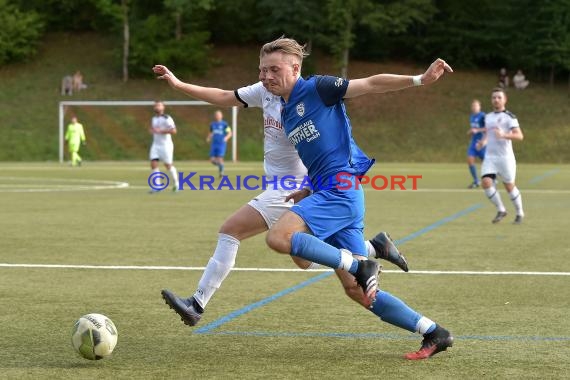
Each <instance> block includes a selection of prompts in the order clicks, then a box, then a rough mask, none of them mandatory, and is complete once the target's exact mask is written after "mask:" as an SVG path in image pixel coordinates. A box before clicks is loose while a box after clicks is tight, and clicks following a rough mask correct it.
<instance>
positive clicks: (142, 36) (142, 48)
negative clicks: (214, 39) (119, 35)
mask: <svg viewBox="0 0 570 380" xmlns="http://www.w3.org/2000/svg"><path fill="white" fill-rule="evenodd" d="M164 24H165V23H164V18H163V17H161V16H159V15H151V16H149V17H148V18H147V19H146V20H144V22H142V23H139V24H138V25H136V26H134V27H133V28H132V40H131V52H130V55H129V68H130V70H131V73H132V74H134V75H149V69H150V68H151V67H152V66H153V65H155V64H157V63H165V64H168V65H169V66H170V67H172V68H176V67H178V68H184V69H187V70H192V71H193V72H195V73H199V74H203V73H204V72H205V71H206V70H207V68H208V66H209V58H208V53H209V51H210V48H209V46H208V39H209V37H210V34H209V33H208V32H193V33H191V34H188V35H182V36H181V38H180V39H179V40H177V39H175V38H174V34H173V32H174V30H171V29H167V28H165V27H164Z"/></svg>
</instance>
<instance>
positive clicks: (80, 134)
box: [65, 116, 85, 166]
mask: <svg viewBox="0 0 570 380" xmlns="http://www.w3.org/2000/svg"><path fill="white" fill-rule="evenodd" d="M65 141H67V147H68V148H69V154H70V155H71V166H81V157H80V156H79V148H80V146H81V144H83V145H85V131H84V130H83V125H82V124H81V123H79V122H77V117H75V116H73V117H72V118H71V123H69V125H68V126H67V131H66V132H65Z"/></svg>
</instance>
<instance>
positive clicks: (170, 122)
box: [166, 116, 176, 129]
mask: <svg viewBox="0 0 570 380" xmlns="http://www.w3.org/2000/svg"><path fill="white" fill-rule="evenodd" d="M166 125H168V128H170V129H174V128H176V124H174V119H173V118H172V117H170V116H168V118H167V119H166Z"/></svg>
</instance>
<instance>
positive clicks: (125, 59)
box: [121, 0, 131, 82]
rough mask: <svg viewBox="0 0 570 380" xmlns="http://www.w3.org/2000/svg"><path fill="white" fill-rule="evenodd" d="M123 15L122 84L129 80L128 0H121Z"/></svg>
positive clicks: (129, 38) (129, 37)
mask: <svg viewBox="0 0 570 380" xmlns="http://www.w3.org/2000/svg"><path fill="white" fill-rule="evenodd" d="M121 9H122V11H123V12H122V14H123V82H127V81H128V80H129V49H130V43H131V31H130V24H129V0H121Z"/></svg>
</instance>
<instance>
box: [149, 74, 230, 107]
mask: <svg viewBox="0 0 570 380" xmlns="http://www.w3.org/2000/svg"><path fill="white" fill-rule="evenodd" d="M152 71H153V72H154V73H155V74H157V75H158V77H157V79H162V80H165V81H167V82H168V84H169V85H170V87H172V88H173V89H175V90H178V91H180V92H183V93H185V94H186V95H188V96H191V97H193V98H196V99H199V100H203V101H205V102H208V103H212V104H215V105H218V106H228V107H229V106H239V105H241V103H240V102H239V101H238V100H237V99H236V97H235V95H234V92H233V91H229V90H221V89H219V88H213V87H202V86H196V85H193V84H190V83H185V82H182V81H181V80H180V79H178V78H176V76H175V75H174V74H173V73H172V71H170V70H169V69H168V68H167V67H166V66H163V65H155V66H154V67H153V68H152Z"/></svg>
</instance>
